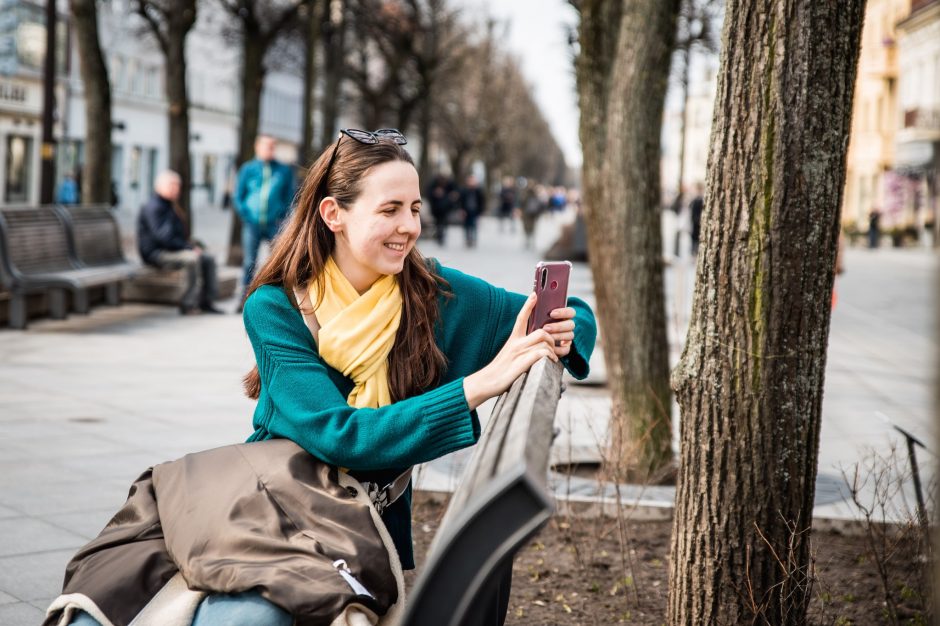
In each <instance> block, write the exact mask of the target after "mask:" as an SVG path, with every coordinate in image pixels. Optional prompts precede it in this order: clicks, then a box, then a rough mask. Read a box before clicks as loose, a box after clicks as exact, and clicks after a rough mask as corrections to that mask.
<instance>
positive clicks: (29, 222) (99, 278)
mask: <svg viewBox="0 0 940 626" xmlns="http://www.w3.org/2000/svg"><path fill="white" fill-rule="evenodd" d="M112 219H113V218H112ZM0 266H2V272H0V278H2V280H3V281H4V284H3V286H4V287H5V288H6V289H7V290H8V291H9V292H10V300H9V317H8V319H9V325H10V327H11V328H18V329H24V328H26V325H27V318H28V315H27V305H26V298H27V296H29V295H30V294H34V293H42V292H45V293H48V296H49V312H50V315H51V317H53V318H54V319H64V318H65V317H67V315H68V301H67V295H68V294H71V296H72V306H73V308H74V310H75V311H76V312H77V313H87V312H88V311H89V308H90V306H89V299H88V289H89V288H92V287H105V288H106V290H107V300H108V301H109V302H110V303H113V304H117V303H118V302H119V301H120V292H119V291H118V290H119V288H120V287H119V285H120V282H121V281H122V280H124V279H125V278H127V276H128V275H129V274H130V270H129V269H127V268H126V267H124V266H120V267H118V266H110V265H102V266H88V265H86V264H84V263H82V262H81V261H80V260H79V259H78V258H77V257H76V254H75V250H74V247H73V241H72V236H71V235H70V234H69V222H68V221H67V218H66V217H65V214H64V211H63V210H61V209H57V208H55V207H48V206H45V207H4V208H0Z"/></svg>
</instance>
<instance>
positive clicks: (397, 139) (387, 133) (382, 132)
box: [374, 128, 408, 146]
mask: <svg viewBox="0 0 940 626" xmlns="http://www.w3.org/2000/svg"><path fill="white" fill-rule="evenodd" d="M374 134H375V136H376V137H379V138H381V139H388V140H390V141H393V142H394V143H397V144H398V145H399V146H403V145H405V144H406V143H408V140H407V139H405V136H404V135H402V134H401V131H398V130H395V129H394V128H380V129H378V130H377V131H375V133H374Z"/></svg>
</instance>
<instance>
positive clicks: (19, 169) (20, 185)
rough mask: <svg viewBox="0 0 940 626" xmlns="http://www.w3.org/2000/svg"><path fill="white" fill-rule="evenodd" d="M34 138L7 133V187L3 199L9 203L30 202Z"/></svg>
mask: <svg viewBox="0 0 940 626" xmlns="http://www.w3.org/2000/svg"><path fill="white" fill-rule="evenodd" d="M32 164H33V138H32V137H25V136H21V135H7V163H6V175H7V176H6V189H5V190H4V194H3V199H4V201H6V202H9V203H21V202H29V186H30V181H31V179H32V169H33V168H32Z"/></svg>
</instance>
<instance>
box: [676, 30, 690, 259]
mask: <svg viewBox="0 0 940 626" xmlns="http://www.w3.org/2000/svg"><path fill="white" fill-rule="evenodd" d="M690 48H691V45H689V46H686V47H685V48H684V49H683V50H682V76H681V78H680V79H679V87H680V88H681V89H682V92H681V93H682V98H681V99H682V112H681V113H680V118H679V171H678V172H677V175H676V200H675V210H676V213H677V214H678V213H680V212H681V211H682V204H683V201H684V195H685V188H684V187H683V183H684V180H685V135H686V130H685V126H686V117H687V116H688V114H689V70H690V69H691V68H690V67H689V63H690V62H691V57H692V51H691V49H690ZM676 254H677V255H678V254H679V247H678V243H677V244H676Z"/></svg>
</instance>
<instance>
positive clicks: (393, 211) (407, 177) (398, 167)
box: [320, 161, 421, 293]
mask: <svg viewBox="0 0 940 626" xmlns="http://www.w3.org/2000/svg"><path fill="white" fill-rule="evenodd" d="M327 200H329V199H327ZM327 200H325V201H324V202H323V203H321V205H320V211H321V215H322V216H323V219H324V220H325V221H326V223H327V226H329V227H330V229H331V230H332V231H333V232H334V234H335V235H336V249H335V250H334V253H333V258H334V259H335V260H336V264H337V265H338V266H339V269H340V270H341V271H342V272H343V274H344V275H345V276H346V278H347V279H349V282H350V283H352V285H353V287H355V288H356V290H357V291H359V292H360V293H363V292H365V291H366V290H367V289H368V288H369V287H370V286H371V285H372V283H374V282H375V281H376V280H378V279H379V278H381V277H382V276H383V275H387V274H398V273H399V272H401V271H402V268H403V267H404V265H405V258H406V257H407V256H408V254H409V253H410V252H411V249H412V248H414V246H415V242H417V240H418V235H420V234H421V190H420V187H419V185H418V172H417V171H416V170H415V168H414V166H413V165H411V164H410V163H405V162H404V161H389V162H387V163H383V164H381V165H377V166H376V167H374V168H372V169H371V170H369V172H368V174H366V177H365V178H364V179H363V181H362V192H361V193H360V194H359V197H358V198H357V199H356V201H355V202H354V203H353V204H352V205H351V206H349V207H347V208H346V209H342V208H340V207H339V206H337V205H336V204H335V202H328V201H327Z"/></svg>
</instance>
